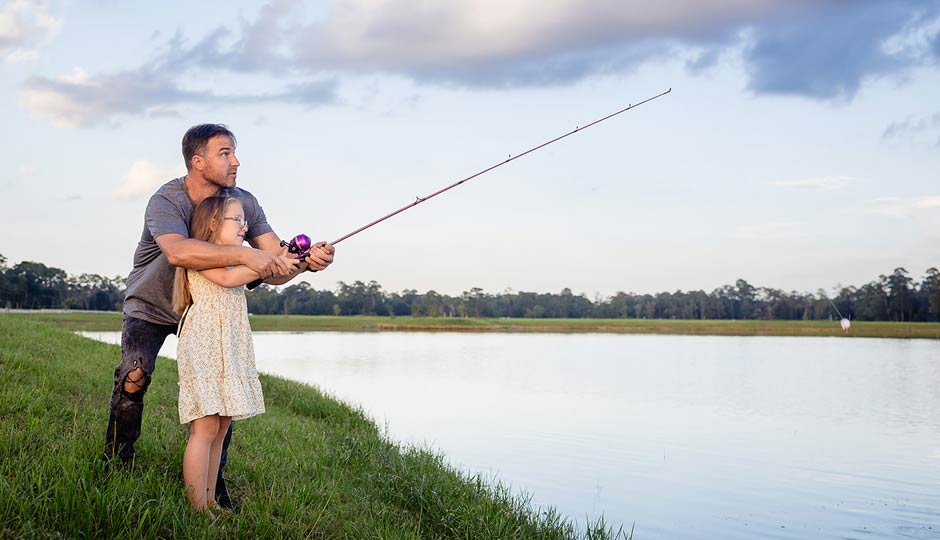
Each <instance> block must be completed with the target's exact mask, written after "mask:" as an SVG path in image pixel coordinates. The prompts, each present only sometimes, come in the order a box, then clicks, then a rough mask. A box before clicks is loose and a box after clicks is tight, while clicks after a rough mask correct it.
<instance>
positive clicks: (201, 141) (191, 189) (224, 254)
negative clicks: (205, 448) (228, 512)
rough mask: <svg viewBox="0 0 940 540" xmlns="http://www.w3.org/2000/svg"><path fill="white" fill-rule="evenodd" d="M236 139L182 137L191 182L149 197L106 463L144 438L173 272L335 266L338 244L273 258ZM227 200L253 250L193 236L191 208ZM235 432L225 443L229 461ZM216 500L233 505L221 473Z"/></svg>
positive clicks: (206, 132)
mask: <svg viewBox="0 0 940 540" xmlns="http://www.w3.org/2000/svg"><path fill="white" fill-rule="evenodd" d="M235 144H236V143H235V135H234V134H232V132H231V131H229V129H228V128H227V127H226V126H224V125H221V124H202V125H198V126H194V127H192V128H190V129H189V130H188V131H187V132H186V134H185V135H184V136H183V159H184V160H185V162H186V171H187V172H186V176H184V177H182V178H176V179H173V180H170V181H169V182H167V183H166V184H164V185H163V186H162V187H160V188H159V189H158V190H157V192H156V193H154V195H153V196H152V197H151V198H150V202H149V203H148V204H147V210H146V213H145V215H144V230H143V234H141V238H140V242H138V244H137V249H136V251H135V252H134V268H133V270H131V273H130V275H129V276H128V278H127V290H126V293H125V298H124V310H123V311H124V324H123V328H122V332H121V362H120V363H119V364H118V365H117V367H116V368H115V369H114V389H113V390H112V392H111V406H110V412H109V417H108V429H107V434H106V439H105V449H104V457H105V459H111V458H113V457H114V456H115V455H119V456H120V457H121V459H122V460H123V461H125V462H127V461H129V460H132V459H133V458H134V457H135V450H134V442H135V441H137V439H138V438H139V437H140V427H141V416H142V413H143V407H144V403H143V399H144V394H145V393H146V391H147V386H148V385H149V384H150V381H151V377H152V375H153V370H154V364H155V361H156V357H157V353H158V352H159V350H160V347H161V346H162V345H163V342H164V341H165V340H166V337H167V336H168V335H169V334H175V333H176V330H177V324H178V323H179V315H177V314H176V312H174V311H173V307H172V291H173V276H174V272H175V267H176V266H180V267H184V268H190V269H194V270H202V269H205V268H219V267H222V266H234V265H245V266H247V267H249V268H251V269H252V270H254V271H255V272H258V273H259V274H260V275H261V276H262V277H264V278H266V279H265V281H266V282H268V283H274V284H281V283H286V282H287V281H289V280H290V279H291V278H293V277H294V276H296V275H297V274H299V273H300V272H302V271H303V270H306V269H311V270H323V269H325V268H326V267H327V266H329V265H330V263H332V262H333V253H334V250H333V246H330V245H328V244H327V243H326V242H318V243H316V244H314V248H313V249H312V250H311V252H310V255H309V256H308V257H307V258H306V259H305V260H304V261H303V262H302V263H301V264H300V265H299V266H298V267H296V268H293V267H290V266H289V265H286V264H284V262H283V261H281V260H280V259H278V257H277V256H276V255H277V254H278V253H279V252H280V251H281V249H282V248H281V246H280V238H278V236H277V234H275V233H274V231H273V230H272V228H271V226H270V225H268V221H267V218H266V217H265V215H264V211H263V210H262V209H261V206H260V205H259V204H258V201H257V199H255V197H254V196H253V195H251V193H248V192H247V191H245V190H243V189H240V188H237V187H235V182H236V177H237V171H238V167H239V165H240V163H239V161H238V159H237V158H236V157H235ZM220 194H221V195H230V196H232V197H237V198H238V199H240V200H241V202H242V206H243V208H244V211H245V219H246V221H247V222H248V232H247V233H246V234H245V238H246V239H247V240H248V243H249V244H250V245H251V246H252V247H247V246H222V245H217V244H211V243H208V242H202V241H199V240H194V239H191V238H189V221H190V218H191V216H192V213H193V210H194V209H195V207H196V206H198V205H199V203H200V202H202V201H203V200H205V199H206V198H207V197H211V196H214V195H220ZM230 437H231V431H229V433H228V435H227V436H226V438H225V444H224V448H223V454H222V456H223V457H222V463H223V464H224V463H225V459H226V453H227V449H228V442H229V439H230ZM216 500H217V501H218V503H219V504H220V505H222V506H230V504H231V503H230V502H229V498H228V494H227V492H226V489H225V483H224V481H223V479H222V469H221V468H220V469H219V479H218V482H217V489H216Z"/></svg>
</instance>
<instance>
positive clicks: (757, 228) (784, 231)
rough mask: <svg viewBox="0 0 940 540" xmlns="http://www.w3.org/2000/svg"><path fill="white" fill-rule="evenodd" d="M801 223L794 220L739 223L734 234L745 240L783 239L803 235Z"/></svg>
mask: <svg viewBox="0 0 940 540" xmlns="http://www.w3.org/2000/svg"><path fill="white" fill-rule="evenodd" d="M801 229H802V224H801V223H798V222H794V221H783V222H775V223H752V224H748V225H739V226H738V228H737V231H736V233H735V236H737V237H738V238H743V239H746V240H785V239H789V238H799V237H801V236H803V233H802V230H801Z"/></svg>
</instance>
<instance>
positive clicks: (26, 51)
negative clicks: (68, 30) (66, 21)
mask: <svg viewBox="0 0 940 540" xmlns="http://www.w3.org/2000/svg"><path fill="white" fill-rule="evenodd" d="M60 28H62V21H61V20H59V19H56V18H55V17H53V16H52V15H50V14H49V10H48V8H47V7H46V6H45V5H44V4H40V3H38V2H32V1H30V0H14V1H13V2H10V3H8V4H6V5H5V6H3V7H2V8H0V58H2V59H3V60H4V61H6V62H27V61H34V60H38V59H39V53H38V52H37V51H36V50H34V49H33V48H34V47H35V46H37V45H40V44H42V43H43V42H44V41H45V40H47V39H48V38H50V37H52V36H54V35H55V34H56V33H57V32H58V31H59V29H60Z"/></svg>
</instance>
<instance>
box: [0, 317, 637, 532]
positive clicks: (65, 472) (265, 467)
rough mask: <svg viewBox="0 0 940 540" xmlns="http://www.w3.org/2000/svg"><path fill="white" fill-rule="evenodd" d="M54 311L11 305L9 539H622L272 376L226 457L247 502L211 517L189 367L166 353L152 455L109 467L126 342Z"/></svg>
mask: <svg viewBox="0 0 940 540" xmlns="http://www.w3.org/2000/svg"><path fill="white" fill-rule="evenodd" d="M81 318H85V316H84V315H82V317H81ZM41 320H58V321H59V322H62V319H59V318H58V317H51V318H50V317H46V316H28V317H24V316H19V315H0V381H2V385H0V538H118V537H120V538H178V537H196V538H322V539H332V538H356V539H359V538H362V539H417V538H429V539H438V538H440V539H444V538H455V539H456V538H461V539H489V538H492V539H496V538H519V539H556V538H558V539H562V538H564V539H568V538H591V539H594V538H597V539H604V538H614V537H618V536H623V535H622V534H621V532H620V531H619V530H617V531H615V530H613V529H612V528H608V527H606V525H605V524H604V522H603V520H602V519H601V520H598V521H596V522H594V523H592V524H590V525H589V526H588V527H587V528H586V530H583V531H580V532H579V531H577V530H576V529H575V527H574V526H573V525H572V523H571V522H570V521H567V520H566V519H564V518H562V517H560V516H559V515H558V514H557V513H556V512H555V511H554V510H552V509H540V510H539V509H532V508H531V507H530V506H529V505H528V504H527V499H526V498H525V496H520V495H519V494H515V493H513V492H511V490H510V489H508V488H507V487H505V486H501V485H498V484H497V485H492V484H490V483H488V482H485V481H484V480H482V479H481V478H479V477H476V476H467V475H465V474H462V473H459V472H457V471H455V470H454V469H453V468H451V467H450V466H449V465H447V464H446V461H445V459H444V457H443V456H441V455H439V454H435V453H431V452H428V451H425V450H421V449H414V448H401V447H399V446H397V445H396V444H394V443H392V442H389V441H388V440H387V439H385V438H384V437H383V436H382V435H381V433H380V431H379V430H378V429H377V427H376V426H375V425H374V424H373V423H372V422H370V421H369V420H367V419H366V418H365V416H364V415H363V413H362V412H361V411H359V410H355V409H353V408H350V407H349V406H347V405H345V404H343V403H340V402H338V401H336V400H334V399H331V398H330V397H328V396H324V395H323V394H321V393H320V392H319V391H318V390H317V389H315V388H312V387H309V386H305V385H302V384H299V383H294V382H290V381H287V380H284V379H279V378H276V377H271V376H264V375H262V385H263V387H264V393H265V402H266V404H267V410H268V412H267V413H266V414H264V415H261V416H259V417H257V418H252V419H249V420H245V421H242V422H238V423H237V424H236V430H235V437H234V438H233V442H232V447H231V451H230V462H229V465H228V468H227V469H226V472H227V475H226V476H227V479H228V482H229V485H230V492H231V493H232V495H234V497H235V498H236V499H237V501H238V502H239V504H240V506H241V511H240V512H239V513H237V514H230V515H225V516H223V518H222V519H221V520H220V521H219V522H217V523H216V524H215V525H212V526H210V524H209V523H208V521H207V520H206V519H205V518H204V517H202V516H200V515H197V514H195V513H194V512H193V511H192V510H191V509H190V507H189V506H188V503H187V501H186V498H185V491H184V487H183V481H182V474H181V471H182V465H181V460H182V452H183V448H184V446H185V444H186V428H185V426H180V424H179V422H178V416H177V411H176V404H177V385H176V382H177V375H176V364H175V363H174V362H173V361H172V360H168V359H165V358H161V359H160V360H159V361H158V363H157V371H156V374H155V378H154V382H153V383H152V385H151V387H150V390H149V392H148V395H147V402H146V403H147V405H146V408H145V412H144V434H143V436H142V437H141V439H140V441H139V442H138V445H137V449H138V459H137V461H136V462H135V463H134V464H133V465H131V466H121V465H117V464H106V463H104V462H102V461H101V460H100V459H99V458H98V456H99V453H100V451H101V447H102V444H101V443H102V440H101V439H102V436H103V430H104V427H105V423H106V418H107V401H108V396H109V395H110V391H111V385H112V373H113V367H114V365H115V364H116V363H117V361H118V357H119V350H118V348H117V347H115V346H113V345H107V344H104V343H99V342H95V341H92V340H88V339H83V338H81V337H79V336H76V335H74V334H73V333H71V332H70V329H68V328H57V327H54V326H51V325H49V324H46V323H42V322H39V321H41ZM87 320H88V321H90V324H93V325H98V326H97V327H96V329H114V328H110V327H109V328H104V326H106V324H116V323H119V316H118V315H103V316H94V317H88V318H87ZM65 323H66V325H68V326H73V327H74V326H75V323H76V319H75V318H74V317H71V316H69V317H66V318H65ZM85 328H88V327H87V326H85ZM403 399H406V398H403Z"/></svg>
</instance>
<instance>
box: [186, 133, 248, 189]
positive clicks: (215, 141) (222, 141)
mask: <svg viewBox="0 0 940 540" xmlns="http://www.w3.org/2000/svg"><path fill="white" fill-rule="evenodd" d="M195 160H199V161H200V162H201V169H200V170H201V172H202V176H203V178H205V179H206V180H207V181H209V182H211V183H213V184H215V185H217V186H219V189H222V188H231V187H235V178H236V176H237V171H238V166H239V165H240V163H239V162H238V158H236V157H235V143H234V142H233V141H232V139H231V137H228V136H226V135H216V136H215V137H212V138H211V139H209V142H208V143H206V152H205V155H204V156H196V157H195V158H194V161H195Z"/></svg>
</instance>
